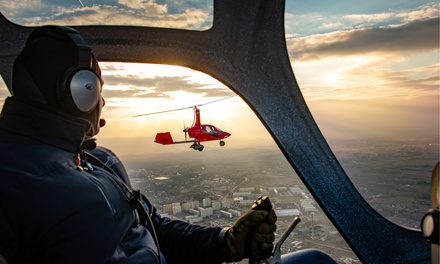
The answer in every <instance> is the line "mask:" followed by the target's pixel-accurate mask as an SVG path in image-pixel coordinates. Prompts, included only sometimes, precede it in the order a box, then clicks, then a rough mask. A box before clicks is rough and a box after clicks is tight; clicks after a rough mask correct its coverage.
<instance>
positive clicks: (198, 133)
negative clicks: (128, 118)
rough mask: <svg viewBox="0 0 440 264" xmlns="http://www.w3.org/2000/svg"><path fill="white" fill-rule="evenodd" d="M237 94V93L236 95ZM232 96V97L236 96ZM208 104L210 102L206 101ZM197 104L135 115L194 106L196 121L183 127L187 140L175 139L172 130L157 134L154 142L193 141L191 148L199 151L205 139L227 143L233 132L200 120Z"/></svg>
mask: <svg viewBox="0 0 440 264" xmlns="http://www.w3.org/2000/svg"><path fill="white" fill-rule="evenodd" d="M234 96H235V95H234ZM234 96H231V97H234ZM231 97H227V98H223V99H219V100H216V101H213V102H210V103H214V102H217V101H220V100H224V99H228V98H231ZM206 104H208V103H206ZM198 106H201V105H196V106H192V107H186V108H179V109H173V110H167V111H161V112H155V113H149V114H141V115H135V116H133V117H138V116H145V115H152V114H160V113H165V112H171V111H178V110H183V109H188V108H193V110H194V122H193V124H192V125H191V126H190V127H185V128H184V129H183V132H184V133H185V140H182V141H175V140H173V138H172V136H171V133H170V132H160V133H157V134H156V137H155V139H154V142H156V143H158V144H162V145H171V144H181V143H192V144H191V146H190V148H192V149H194V150H198V151H202V150H203V149H204V148H205V147H204V146H203V145H202V144H200V143H201V142H205V141H212V140H219V144H220V146H224V145H225V141H223V139H225V138H228V137H229V136H231V133H229V132H226V131H223V130H221V129H220V128H218V127H215V126H213V125H209V124H202V123H201V122H200V109H199V108H198ZM188 136H189V138H192V140H188Z"/></svg>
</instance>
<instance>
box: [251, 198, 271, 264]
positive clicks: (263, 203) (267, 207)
mask: <svg viewBox="0 0 440 264" xmlns="http://www.w3.org/2000/svg"><path fill="white" fill-rule="evenodd" d="M251 210H263V211H266V212H268V213H269V212H270V211H271V210H272V203H271V202H270V200H269V197H267V196H260V197H258V199H257V200H255V201H254V204H253V205H252V208H251ZM257 226H258V224H257V225H255V226H252V227H251V228H250V230H249V236H248V239H249V242H248V248H247V252H248V256H249V263H252V264H253V263H259V261H260V260H264V259H267V258H269V257H270V256H271V255H272V253H271V252H268V253H262V252H261V250H260V249H259V248H258V241H256V240H255V234H256V233H257Z"/></svg>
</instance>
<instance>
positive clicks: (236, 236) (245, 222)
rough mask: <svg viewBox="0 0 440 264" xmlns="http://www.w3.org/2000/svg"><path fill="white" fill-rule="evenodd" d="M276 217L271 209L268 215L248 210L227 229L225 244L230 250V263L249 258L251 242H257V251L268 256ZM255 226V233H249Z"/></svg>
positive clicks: (263, 212)
mask: <svg viewBox="0 0 440 264" xmlns="http://www.w3.org/2000/svg"><path fill="white" fill-rule="evenodd" d="M276 221H277V217H276V215H275V211H274V210H273V209H272V210H271V211H270V212H269V213H268V212H266V211H263V210H249V211H248V212H246V213H245V214H244V215H242V216H241V217H240V218H238V219H237V221H236V222H235V223H234V225H233V226H232V227H229V228H227V229H228V230H227V233H226V244H227V245H228V248H229V250H230V256H231V260H232V261H240V260H242V259H244V258H246V257H250V256H249V253H250V252H249V248H250V243H251V240H253V239H254V240H256V241H257V242H258V250H260V251H261V253H262V254H268V255H270V253H271V251H272V249H273V241H274V240H275V235H274V232H275V230H276V225H275V222H276ZM253 226H255V230H256V232H255V233H249V230H250V229H251V227H253Z"/></svg>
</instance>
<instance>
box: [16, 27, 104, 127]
mask: <svg viewBox="0 0 440 264" xmlns="http://www.w3.org/2000/svg"><path fill="white" fill-rule="evenodd" d="M102 83H103V82H102V79H101V71H100V69H99V65H98V62H97V60H96V58H95V57H94V56H93V53H92V49H91V47H90V46H89V45H88V44H87V43H86V42H85V41H84V39H83V38H82V37H81V35H80V34H79V32H78V31H76V30H75V29H73V28H70V27H60V26H43V27H39V28H37V29H36V30H34V31H33V32H32V33H31V34H30V35H29V37H28V39H27V41H26V47H25V48H24V49H23V50H22V52H21V53H20V54H19V55H18V57H17V59H16V60H15V62H14V67H13V71H12V91H11V94H12V95H13V96H14V97H16V98H21V99H24V100H31V101H34V102H38V103H41V104H45V105H47V106H49V107H51V108H52V109H54V110H55V111H61V112H63V113H65V114H68V115H71V116H74V117H79V118H82V119H84V120H87V121H88V122H90V123H91V126H92V130H94V131H92V132H91V134H93V135H95V134H96V133H98V131H99V117H100V114H101V108H102V105H103V99H102V97H101V87H102Z"/></svg>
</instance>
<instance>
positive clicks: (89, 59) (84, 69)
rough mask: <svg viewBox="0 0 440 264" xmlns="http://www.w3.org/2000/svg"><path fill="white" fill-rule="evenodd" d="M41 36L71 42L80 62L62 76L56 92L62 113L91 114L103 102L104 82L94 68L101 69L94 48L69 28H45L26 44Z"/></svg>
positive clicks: (31, 36)
mask: <svg viewBox="0 0 440 264" xmlns="http://www.w3.org/2000/svg"><path fill="white" fill-rule="evenodd" d="M40 37H51V38H55V39H62V40H64V41H68V42H72V43H73V44H74V45H75V47H76V50H77V54H78V63H77V65H74V66H73V67H71V68H69V69H68V70H67V71H66V72H65V73H63V74H61V76H59V78H58V81H57V87H56V93H57V99H58V103H59V105H60V107H61V109H62V110H64V111H65V112H67V113H68V114H71V115H74V116H83V115H86V114H89V113H90V112H92V111H93V110H94V109H95V107H96V105H97V104H98V101H99V100H101V90H102V83H103V81H102V79H101V76H100V74H99V73H98V72H96V71H95V70H94V69H93V68H92V67H93V66H95V67H98V66H97V61H96V59H95V57H94V56H93V53H92V48H91V47H90V46H89V45H88V44H87V43H86V41H85V40H84V39H83V38H82V36H81V35H80V34H79V32H78V31H77V30H75V29H73V28H70V27H63V26H43V27H41V28H39V29H37V30H35V31H33V32H32V33H31V35H30V36H29V37H28V39H27V41H26V45H27V44H28V43H30V42H32V41H33V40H35V39H37V38H40Z"/></svg>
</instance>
